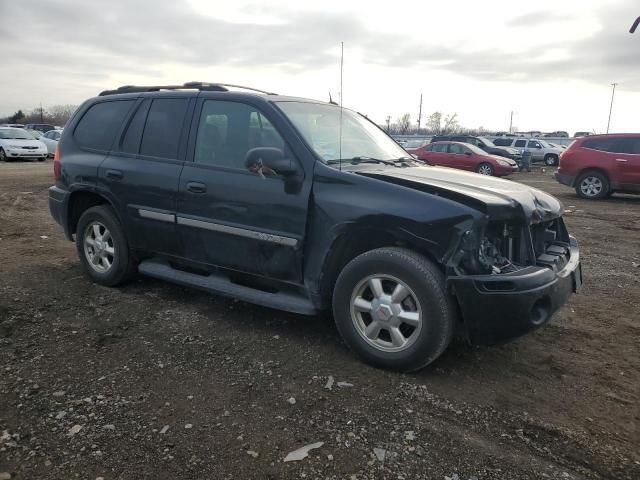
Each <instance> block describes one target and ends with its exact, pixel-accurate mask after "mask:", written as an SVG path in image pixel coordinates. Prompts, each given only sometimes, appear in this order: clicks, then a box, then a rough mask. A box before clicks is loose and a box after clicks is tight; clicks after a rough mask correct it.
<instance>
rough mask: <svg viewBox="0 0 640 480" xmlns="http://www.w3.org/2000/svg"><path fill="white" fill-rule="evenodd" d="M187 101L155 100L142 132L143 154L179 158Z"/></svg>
mask: <svg viewBox="0 0 640 480" xmlns="http://www.w3.org/2000/svg"><path fill="white" fill-rule="evenodd" d="M187 102H188V99H186V98H161V99H156V100H154V101H153V103H152V104H151V108H150V109H149V113H148V115H147V123H146V125H145V127H144V133H143V134H142V145H141V146H140V154H141V155H148V156H151V157H160V158H171V159H176V158H178V144H179V142H180V135H181V134H182V125H183V123H184V116H185V113H186V112H187Z"/></svg>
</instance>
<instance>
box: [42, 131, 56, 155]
mask: <svg viewBox="0 0 640 480" xmlns="http://www.w3.org/2000/svg"><path fill="white" fill-rule="evenodd" d="M61 136H62V129H55V130H49V131H48V132H46V133H45V134H44V135H42V136H41V137H40V138H39V139H38V140H40V141H41V142H42V143H44V144H45V145H46V146H47V155H48V156H49V157H53V154H54V153H56V147H57V146H58V142H59V141H60V137H61Z"/></svg>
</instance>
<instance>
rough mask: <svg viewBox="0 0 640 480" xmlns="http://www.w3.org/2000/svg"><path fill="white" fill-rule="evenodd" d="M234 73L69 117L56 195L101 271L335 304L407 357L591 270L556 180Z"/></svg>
mask: <svg viewBox="0 0 640 480" xmlns="http://www.w3.org/2000/svg"><path fill="white" fill-rule="evenodd" d="M233 88H234V87H232V86H225V85H222V84H209V83H190V84H185V85H184V86H152V87H131V86H129V87H122V88H120V89H117V90H111V91H105V92H102V94H101V95H100V96H98V97H96V98H92V99H90V100H88V101H86V102H85V103H84V104H83V105H82V106H81V107H80V108H79V109H78V110H77V111H76V113H75V114H74V115H73V117H72V118H71V119H70V120H69V122H68V124H67V127H66V128H65V130H64V132H63V133H62V138H61V139H60V142H59V144H58V149H57V151H56V155H55V158H54V174H55V185H54V186H52V187H51V188H50V189H49V208H50V211H51V214H52V216H53V218H54V219H55V220H56V221H57V222H58V223H59V224H60V225H61V226H62V227H63V229H64V232H65V235H66V237H67V238H68V239H69V240H75V242H76V248H77V253H78V256H79V258H80V262H81V263H82V264H83V266H84V269H85V271H86V272H87V274H88V275H89V277H90V278H91V279H92V280H93V281H94V282H96V283H98V284H100V285H106V286H113V285H117V284H120V283H122V282H125V281H127V280H129V279H131V278H132V277H133V276H134V275H135V274H136V272H140V273H142V274H145V275H148V276H151V277H155V278H159V279H164V280H167V281H171V282H175V283H178V284H181V285H186V286H192V287H195V288H199V289H203V290H205V291H208V292H213V293H217V294H221V295H226V296H230V297H234V298H238V299H241V300H244V301H248V302H253V303H256V304H260V305H264V306H267V307H271V308H276V309H280V310H286V311H291V312H296V313H299V314H307V315H313V314H316V313H317V312H320V311H326V310H332V311H333V317H334V319H335V322H336V325H337V328H338V331H339V332H340V334H341V335H342V337H343V338H344V340H345V342H346V343H347V345H349V347H351V348H352V349H353V350H354V351H355V352H356V353H357V354H358V355H360V356H361V357H362V358H363V359H364V360H365V361H367V362H368V363H370V364H372V365H375V366H378V367H388V368H397V369H402V370H416V369H419V368H422V367H424V366H426V365H428V364H429V363H431V362H432V361H434V360H435V359H436V358H438V357H439V356H440V354H441V353H442V352H443V351H444V350H445V349H446V348H447V346H448V345H449V343H450V342H451V339H452V337H453V336H454V334H456V335H458V336H462V337H463V338H466V339H467V341H469V342H471V343H484V344H487V343H495V342H500V341H504V340H507V339H510V338H514V337H517V336H519V335H523V334H525V333H526V332H529V331H531V330H534V329H536V328H538V327H540V326H542V325H543V324H545V323H547V322H548V321H549V319H550V318H551V317H552V315H553V313H554V312H555V311H556V310H558V309H559V308H560V307H561V306H562V305H563V304H564V303H565V302H566V301H567V299H568V298H569V296H570V295H571V293H572V292H573V291H576V290H577V289H578V288H579V287H580V284H581V270H580V258H579V252H578V246H577V243H576V240H575V239H574V238H573V237H571V236H570V235H569V233H568V231H567V229H566V227H565V224H564V221H563V219H562V206H561V205H560V203H559V202H558V201H557V200H556V199H555V198H554V197H552V196H551V195H548V194H546V193H544V192H542V191H540V190H536V189H534V188H531V187H528V186H526V185H522V184H520V183H516V182H510V181H507V180H501V179H497V178H491V177H485V176H481V175H476V174H474V173H469V172H462V171H459V170H453V169H448V168H438V167H430V166H426V165H424V163H421V162H419V161H417V160H415V159H414V158H412V157H410V156H409V155H408V154H407V153H406V151H405V150H404V149H402V148H401V147H400V146H399V145H398V144H397V143H396V142H395V141H394V140H393V139H391V138H390V137H389V136H388V135H387V134H386V133H385V132H384V131H383V130H381V129H380V128H379V127H378V126H377V125H375V124H374V123H372V122H371V121H370V120H369V119H367V118H366V117H365V116H363V115H361V114H358V113H357V112H354V111H351V110H349V109H341V108H340V107H338V106H336V105H333V104H329V103H323V102H318V101H314V100H307V99H301V98H294V97H286V96H280V95H275V94H269V93H267V92H260V91H254V90H253V89H247V88H244V89H241V90H240V91H238V87H235V88H236V90H234V89H233ZM339 138H340V139H341V141H336V140H337V139H339ZM97 292H98V293H97V294H99V293H100V292H99V291H97Z"/></svg>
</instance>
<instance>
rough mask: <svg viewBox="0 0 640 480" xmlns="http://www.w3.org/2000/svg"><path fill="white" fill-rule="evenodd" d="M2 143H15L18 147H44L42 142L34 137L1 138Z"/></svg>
mask: <svg viewBox="0 0 640 480" xmlns="http://www.w3.org/2000/svg"><path fill="white" fill-rule="evenodd" d="M1 141H2V143H4V144H5V145H16V146H18V147H36V148H46V145H45V144H44V143H42V142H41V141H40V140H36V139H33V140H31V139H28V140H27V139H21V138H20V139H19V138H3V139H2V140H1Z"/></svg>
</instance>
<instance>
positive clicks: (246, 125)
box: [194, 100, 285, 170]
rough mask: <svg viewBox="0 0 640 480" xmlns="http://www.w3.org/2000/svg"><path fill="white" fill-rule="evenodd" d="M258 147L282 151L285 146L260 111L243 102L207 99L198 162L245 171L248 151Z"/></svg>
mask: <svg viewBox="0 0 640 480" xmlns="http://www.w3.org/2000/svg"><path fill="white" fill-rule="evenodd" d="M257 147H271V148H278V149H280V150H282V151H283V152H284V148H285V144H284V140H283V139H282V137H281V136H280V134H279V133H278V131H277V130H276V129H275V127H274V126H273V124H272V123H271V122H270V121H269V120H268V119H267V118H266V117H265V116H264V115H263V114H262V113H261V112H259V111H258V110H256V109H255V108H254V107H252V106H249V105H247V104H244V103H238V102H226V101H219V100H207V101H205V102H204V105H203V106H202V113H201V114H200V121H199V124H198V133H197V136H196V148H195V156H194V161H195V162H196V163H203V164H208V165H217V166H220V167H227V168H237V169H243V170H244V169H246V167H245V159H246V157H247V152H248V151H249V150H251V149H253V148H257Z"/></svg>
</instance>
